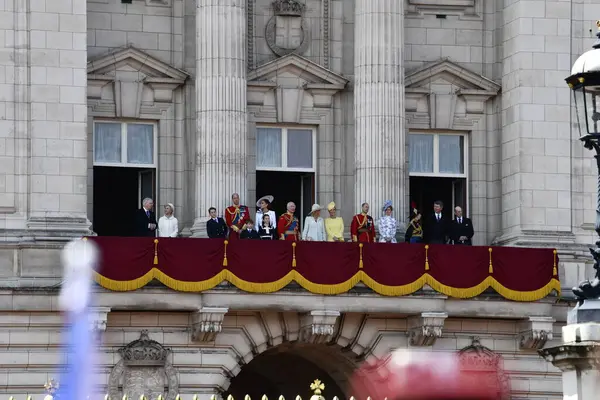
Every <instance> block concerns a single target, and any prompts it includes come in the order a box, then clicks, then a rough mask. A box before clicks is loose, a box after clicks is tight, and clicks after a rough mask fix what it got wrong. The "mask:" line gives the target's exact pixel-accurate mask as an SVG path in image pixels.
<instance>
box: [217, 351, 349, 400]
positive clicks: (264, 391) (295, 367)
mask: <svg viewBox="0 0 600 400" xmlns="http://www.w3.org/2000/svg"><path fill="white" fill-rule="evenodd" d="M356 366H357V365H356V364H355V363H354V362H352V361H350V360H349V359H348V358H347V357H346V356H344V355H343V354H342V350H341V349H340V348H339V347H338V346H327V345H323V344H306V343H299V342H296V343H285V344H281V345H279V346H277V347H274V348H272V349H269V350H266V351H265V352H263V353H261V354H259V355H257V356H256V357H254V358H253V359H252V361H250V362H249V363H248V364H246V365H244V366H243V367H242V369H241V370H240V372H239V373H238V374H237V375H236V376H235V377H234V378H233V379H232V380H231V384H230V386H229V389H228V391H227V392H226V394H225V396H224V398H227V396H229V395H231V396H232V397H233V398H234V399H235V400H242V399H244V398H245V396H246V395H248V396H250V398H251V399H261V398H262V396H263V395H266V396H267V398H269V399H278V398H279V397H280V396H283V397H285V398H286V399H288V400H293V399H296V396H300V397H301V398H302V399H303V400H308V399H310V397H311V395H312V394H313V392H312V391H311V390H310V384H311V383H312V382H313V381H314V380H315V379H319V380H320V381H321V382H323V383H324V384H325V390H324V394H325V395H326V398H328V399H331V398H333V397H334V396H337V397H338V398H339V399H340V400H343V399H346V398H347V397H349V393H348V387H349V379H350V377H351V375H352V372H353V371H354V369H355V368H356Z"/></svg>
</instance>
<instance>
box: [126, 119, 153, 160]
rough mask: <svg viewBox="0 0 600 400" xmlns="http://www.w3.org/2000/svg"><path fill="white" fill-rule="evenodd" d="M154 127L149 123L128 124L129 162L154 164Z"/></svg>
mask: <svg viewBox="0 0 600 400" xmlns="http://www.w3.org/2000/svg"><path fill="white" fill-rule="evenodd" d="M153 128H154V127H153V126H152V125H147V124H128V125H127V162H128V163H130V164H154V132H153V130H154V129H153Z"/></svg>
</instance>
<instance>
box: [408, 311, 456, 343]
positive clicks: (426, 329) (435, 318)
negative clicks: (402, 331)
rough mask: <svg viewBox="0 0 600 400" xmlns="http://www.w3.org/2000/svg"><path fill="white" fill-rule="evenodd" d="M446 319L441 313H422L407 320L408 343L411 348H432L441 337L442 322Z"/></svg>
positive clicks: (445, 315)
mask: <svg viewBox="0 0 600 400" xmlns="http://www.w3.org/2000/svg"><path fill="white" fill-rule="evenodd" d="M446 318H448V314H447V313H443V312H424V313H421V315H420V316H417V317H411V318H409V319H408V332H407V334H408V342H409V344H410V345H411V346H433V344H434V343H435V341H436V340H437V338H440V337H442V329H443V328H444V321H445V320H446Z"/></svg>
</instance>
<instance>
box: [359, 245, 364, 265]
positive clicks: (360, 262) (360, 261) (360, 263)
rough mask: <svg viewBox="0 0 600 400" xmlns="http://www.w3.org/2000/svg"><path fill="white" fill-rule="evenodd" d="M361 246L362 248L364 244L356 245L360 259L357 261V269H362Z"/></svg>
mask: <svg viewBox="0 0 600 400" xmlns="http://www.w3.org/2000/svg"><path fill="white" fill-rule="evenodd" d="M363 246H364V244H362V243H361V244H359V245H358V250H359V251H360V259H359V260H358V269H363V267H364V263H363V257H362V252H363Z"/></svg>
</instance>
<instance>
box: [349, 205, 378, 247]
mask: <svg viewBox="0 0 600 400" xmlns="http://www.w3.org/2000/svg"><path fill="white" fill-rule="evenodd" d="M350 234H351V235H352V241H353V242H360V243H373V242H375V223H374V222H373V217H371V216H370V215H369V203H363V204H362V212H361V213H360V214H356V215H355V216H354V218H352V223H351V224H350Z"/></svg>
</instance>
